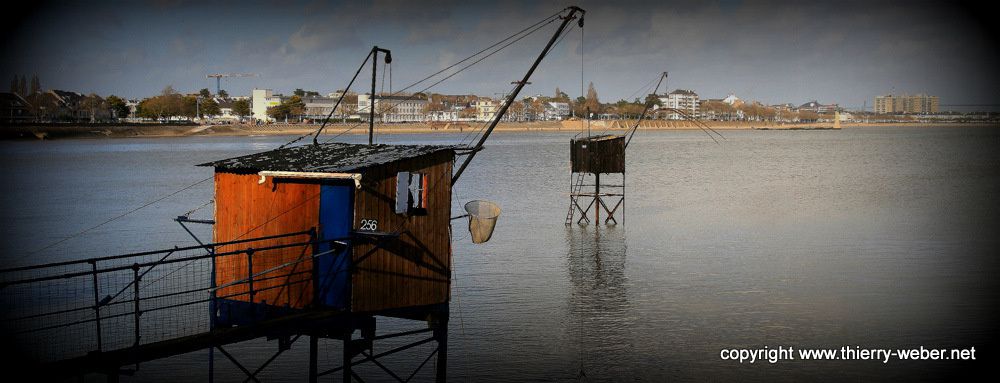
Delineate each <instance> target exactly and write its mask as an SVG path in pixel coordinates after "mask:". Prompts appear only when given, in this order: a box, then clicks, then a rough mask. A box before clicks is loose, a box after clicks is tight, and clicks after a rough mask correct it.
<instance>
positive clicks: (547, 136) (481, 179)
mask: <svg viewBox="0 0 1000 383" xmlns="http://www.w3.org/2000/svg"><path fill="white" fill-rule="evenodd" d="M574 133H575V132H570V133H530V134H529V133H497V134H495V135H494V137H493V138H491V139H490V142H489V145H488V147H487V150H485V151H483V152H482V153H481V154H480V155H479V156H478V157H477V159H476V161H475V162H474V164H473V166H472V167H471V168H470V169H469V170H468V171H467V172H466V174H465V175H463V176H462V179H461V180H460V181H459V184H458V185H456V186H457V189H456V193H455V198H454V203H453V205H454V206H453V210H454V211H455V212H456V214H457V212H458V211H460V209H461V206H462V204H464V202H466V201H468V200H472V199H487V200H492V201H496V202H497V203H499V204H500V206H501V207H502V209H503V215H502V216H501V218H500V221H499V224H498V227H497V229H496V232H495V234H494V236H493V239H492V240H491V241H490V242H489V243H487V244H484V245H472V244H471V243H470V241H469V239H468V234H467V233H466V232H464V231H463V230H462V229H461V228H460V227H458V226H456V228H455V233H456V234H455V236H454V244H455V245H454V252H455V259H454V262H455V263H454V266H455V267H454V276H453V284H452V287H453V301H452V317H451V322H450V334H449V336H450V344H449V347H450V352H449V378H450V379H449V380H454V381H477V382H478V381H578V380H579V381H609V380H614V381H666V380H704V379H707V378H721V379H724V380H733V379H740V380H760V381H770V380H775V379H787V380H797V379H803V378H825V379H830V380H834V381H836V380H843V379H848V378H859V377H860V378H864V377H879V378H886V377H897V376H900V377H904V378H921V377H928V376H930V375H928V374H933V373H937V372H940V370H941V369H942V368H951V367H956V366H958V367H962V366H969V365H962V364H956V363H949V362H899V361H896V362H890V363H889V364H885V365H883V364H882V363H881V362H872V361H867V362H865V361H852V362H835V361H822V362H808V361H801V360H797V361H783V362H779V363H777V364H764V365H761V364H755V365H747V364H744V365H740V364H739V363H735V362H732V361H723V360H720V358H719V351H720V349H723V348H737V347H752V348H759V347H763V346H765V345H766V346H769V347H777V346H779V345H783V346H794V347H796V348H810V347H815V348H818V347H830V348H834V347H836V348H839V347H841V346H844V345H858V346H864V347H872V348H875V347H879V348H883V347H884V348H891V347H919V346H921V345H923V346H927V347H936V348H938V347H939V348H959V347H961V348H966V347H972V346H978V347H977V350H982V349H983V348H986V347H987V345H988V343H987V342H989V341H990V340H991V338H992V337H993V336H994V335H996V329H995V326H994V325H993V324H992V319H993V318H992V316H991V313H992V311H995V308H996V302H997V292H996V290H995V289H993V288H992V285H991V279H990V278H991V277H993V276H994V275H995V272H996V270H997V267H996V266H997V263H996V261H995V258H996V256H997V250H996V249H997V245H998V244H1000V240H998V239H997V236H996V235H995V233H994V232H995V230H996V227H998V223H1000V222H998V221H1000V214H998V213H1000V211H998V207H1000V205H998V204H997V203H996V200H995V198H996V196H997V195H998V192H1000V187H998V186H1000V152H998V151H997V150H996V149H997V148H1000V145H998V144H1000V131H998V130H994V129H965V128H940V129H938V128H865V129H860V128H859V129H845V130H843V131H790V132H780V131H739V132H723V134H724V135H725V136H726V138H727V139H726V140H725V141H722V142H721V144H719V145H717V144H715V143H713V142H712V141H711V140H710V139H708V138H707V137H706V136H704V134H703V133H701V132H696V131H692V132H640V133H639V134H638V135H637V136H636V140H635V141H634V142H633V143H632V145H630V147H629V153H628V158H627V169H628V179H627V184H628V192H627V193H628V197H627V198H628V199H627V203H626V207H625V211H626V223H625V224H623V225H618V226H593V225H591V226H587V227H581V226H576V225H574V226H571V227H567V226H565V225H564V224H563V221H564V218H565V215H566V209H567V206H568V196H567V193H568V188H569V165H568V152H569V150H568V149H569V148H568V141H569V138H570V137H571V136H572V135H573V134H574ZM288 139H289V137H208V138H177V139H165V138H164V139H116V140H104V139H94V140H61V141H51V142H34V141H32V142H2V143H0V176H2V177H3V178H4V180H5V181H6V182H4V183H3V186H2V187H3V189H2V190H3V194H4V198H3V211H4V222H3V224H0V238H3V239H4V241H3V247H2V253H0V262H2V264H3V266H5V267H6V266H14V265H24V264H32V263H40V262H50V261H56V260H62V259H72V258H82V257H89V256H98V255H104V254H108V253H123V252H130V251H138V250H144V249H158V248H165V247H170V246H174V245H180V246H184V245H191V244H193V242H192V241H191V239H190V237H188V236H187V234H186V233H184V232H183V231H182V230H181V228H180V227H179V226H177V224H176V223H174V222H173V221H171V219H172V218H173V217H176V216H177V215H180V214H182V213H184V212H186V211H188V210H191V209H193V208H196V207H198V206H200V205H202V204H203V203H205V202H206V201H208V200H210V199H211V198H212V184H211V181H209V182H205V183H203V184H201V185H198V186H196V187H194V188H192V189H190V190H188V191H185V192H183V193H180V194H177V195H176V196H173V197H171V198H168V199H166V200H164V201H163V202H161V203H158V204H155V205H153V206H151V207H149V208H146V209H143V210H140V211H138V212H136V213H134V214H131V215H128V216H126V217H125V218H122V219H120V220H117V221H114V222H113V223H111V224H108V225H105V226H102V227H100V228H98V229H96V230H93V231H91V232H88V233H87V234H85V235H83V236H80V237H78V238H74V239H71V240H68V241H66V242H64V243H62V244H60V245H59V246H56V247H54V248H52V249H49V250H47V251H44V252H42V253H39V254H35V255H31V256H28V255H26V254H28V253H31V252H32V251H34V250H37V249H39V248H41V247H42V246H44V245H46V244H49V243H52V242H53V241H56V240H59V239H62V238H64V237H66V236H68V235H71V234H73V233H76V232H78V231H80V230H82V229H85V228H87V227H90V226H93V225H95V224H97V223H100V222H103V221H105V220H107V219H109V218H112V217H114V216H117V215H119V214H121V213H123V212H125V211H127V210H128V209H130V208H134V207H136V206H140V205H142V204H144V203H146V202H148V201H151V200H154V199H156V198H158V197H161V196H163V195H166V194H168V193H170V192H172V191H175V190H177V189H180V188H181V187H184V186H187V185H190V184H192V183H195V182H197V181H199V180H202V179H204V178H207V177H210V176H211V175H212V170H211V169H210V168H199V167H194V166H193V165H195V164H198V163H201V162H206V161H210V160H215V159H220V158H226V157H231V156H236V155H241V154H246V153H249V152H257V151H262V150H267V149H270V148H274V147H276V146H277V145H280V144H281V143H284V142H286V141H288ZM362 139H363V137H361V136H357V137H351V138H348V139H347V140H349V141H355V142H360V141H361V140H362ZM383 139H384V140H383V142H386V143H404V142H405V143H422V144H429V143H443V144H451V143H455V142H457V141H458V140H459V139H461V136H460V135H447V134H436V135H406V136H386V137H383ZM210 215H211V207H208V208H206V209H202V210H200V211H198V212H196V213H195V214H194V216H195V217H197V218H209V217H210ZM198 230H199V231H198V234H199V235H201V236H202V237H203V238H210V237H211V233H210V230H209V229H207V228H198ZM199 319H201V318H199ZM405 325H407V324H405V323H399V322H393V321H383V322H380V326H382V327H383V328H385V329H393V328H404V327H402V326H405ZM409 326H410V327H412V326H413V325H412V324H409ZM276 347H277V346H276V344H275V342H266V341H263V340H260V341H253V342H248V343H245V344H242V345H234V346H231V347H229V350H230V351H232V352H233V353H234V354H236V355H238V356H239V357H240V358H241V361H243V362H245V364H247V365H250V366H256V365H258V364H259V363H261V362H263V361H264V360H265V359H267V357H269V356H270V354H271V353H272V352H273V351H274V350H275V349H276ZM321 350H322V352H324V354H323V355H324V357H322V358H321V364H322V365H324V366H330V367H333V366H335V365H336V364H337V361H338V360H339V358H340V357H339V351H338V350H339V344H338V343H333V342H330V343H324V344H323V345H322V346H321ZM306 353H307V347H306V344H304V342H303V343H299V344H296V345H295V346H294V347H293V349H292V350H291V351H289V352H287V353H286V354H284V355H282V356H281V357H280V358H279V359H278V360H277V361H276V362H275V364H274V365H272V366H271V367H269V368H268V369H267V370H265V372H264V373H262V375H261V378H262V380H266V381H304V380H305V378H306V367H307V359H306V357H305V355H306ZM206 354H207V353H206V352H197V353H192V354H188V355H182V356H178V357H174V358H170V359H166V360H161V361H156V362H151V363H146V364H143V365H142V366H141V368H140V370H139V372H138V374H137V376H136V377H135V378H134V379H135V380H137V381H176V380H205V379H206V377H207V364H206ZM411 355H413V356H411V357H410V358H402V359H397V360H393V361H392V362H394V363H397V365H398V366H410V365H415V364H416V363H419V361H420V360H422V357H423V356H425V355H426V353H423V352H420V353H415V354H411ZM980 363H981V362H980ZM216 365H217V374H218V375H217V377H218V378H220V380H222V381H229V380H242V377H241V375H240V373H239V371H238V370H237V369H236V368H235V367H234V366H233V365H232V364H230V363H228V361H225V360H224V359H221V357H220V359H218V361H217V363H216ZM251 368H253V367H251ZM404 370H405V369H404ZM406 371H408V370H406ZM429 371H430V370H428V372H429ZM363 376H367V377H371V379H367V381H378V379H379V378H380V377H383V376H384V375H379V372H378V371H377V370H363ZM424 377H429V375H425V376H424Z"/></svg>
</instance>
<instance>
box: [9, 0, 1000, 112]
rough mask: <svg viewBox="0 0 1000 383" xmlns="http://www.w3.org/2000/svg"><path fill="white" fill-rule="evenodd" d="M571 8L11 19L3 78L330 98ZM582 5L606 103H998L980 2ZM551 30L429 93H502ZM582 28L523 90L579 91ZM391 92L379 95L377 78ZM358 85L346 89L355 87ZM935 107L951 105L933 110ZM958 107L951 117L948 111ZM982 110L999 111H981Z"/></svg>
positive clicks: (417, 72) (50, 7) (40, 11)
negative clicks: (661, 76) (686, 96)
mask: <svg viewBox="0 0 1000 383" xmlns="http://www.w3.org/2000/svg"><path fill="white" fill-rule="evenodd" d="M570 3H571V2H535V1H526V2H522V1H489V2H473V1H460V2H427V3H421V2H417V1H405V2H403V1H364V2H348V3H328V2H309V3H291V4H285V3H283V2H277V1H274V2H253V1H241V2H222V3H211V2H208V1H197V2H187V1H154V2H143V3H132V2H110V3H106V2H101V3H72V4H48V3H44V2H43V3H39V4H38V5H37V6H36V8H35V9H33V10H31V11H27V12H25V13H23V14H21V15H20V16H18V17H17V20H19V21H18V22H15V23H13V24H8V25H6V26H5V27H4V28H6V29H8V30H6V31H5V32H7V33H5V34H4V36H6V37H7V38H6V39H5V40H6V41H5V42H4V45H3V61H2V63H0V76H2V77H0V79H2V80H4V81H7V83H4V85H3V86H4V88H5V89H4V90H5V91H6V90H7V89H6V88H7V86H8V85H7V84H8V83H9V81H10V79H11V78H12V76H13V75H14V74H24V75H27V76H29V77H30V76H31V75H32V74H38V76H39V78H40V79H41V82H42V86H43V87H44V88H46V89H48V88H58V89H66V90H76V91H80V92H84V93H89V92H95V93H98V94H101V95H108V94H118V95H124V96H127V97H145V96H150V95H153V94H156V93H159V91H160V90H161V89H163V87H164V86H166V85H172V86H173V87H174V88H176V89H178V90H180V91H182V92H193V91H196V90H197V89H200V88H210V89H214V86H215V85H214V84H215V83H214V80H210V79H207V78H205V75H206V74H208V73H216V72H254V73H259V74H260V75H261V76H260V77H257V78H244V79H232V80H223V88H224V89H227V90H228V91H229V92H230V94H247V93H249V90H250V89H252V88H254V87H258V88H272V89H274V90H275V91H277V92H284V93H289V92H291V90H293V89H295V88H305V89H308V90H317V91H320V92H322V93H326V92H329V91H332V90H335V89H340V88H343V87H344V86H345V85H346V83H347V81H348V80H349V79H350V76H351V75H352V74H353V73H354V71H355V70H356V68H357V66H358V65H359V64H360V62H361V60H362V59H363V58H364V55H365V54H366V53H367V51H368V50H369V49H370V48H371V46H372V45H374V44H377V45H379V46H381V47H385V48H389V49H391V50H392V51H393V59H394V61H393V66H392V69H393V71H392V86H393V88H394V89H399V88H400V87H402V86H403V85H407V84H409V83H410V82H412V81H414V80H415V79H418V78H421V77H423V76H424V75H426V74H429V73H431V72H434V71H436V70H438V69H440V68H443V67H444V66H447V65H448V64H450V63H452V62H454V61H456V60H458V59H461V58H463V57H465V56H467V55H469V54H471V53H474V52H476V51H478V50H479V49H481V48H484V47H486V46H487V45H489V44H491V43H492V42H494V41H497V40H500V39H502V38H504V37H506V36H508V35H509V34H511V33H513V32H516V31H517V30H520V29H521V28H523V27H524V26H527V25H530V24H531V23H533V22H535V21H537V20H540V19H542V18H544V17H545V16H548V15H550V14H552V13H555V12H556V11H558V10H559V9H561V8H563V7H564V6H566V5H568V4H570ZM576 3H578V5H580V6H581V7H583V8H585V9H586V10H587V16H586V25H585V28H584V32H583V50H582V51H583V53H584V54H583V57H582V58H583V63H582V69H583V80H584V82H590V81H593V82H594V84H595V86H596V87H597V90H598V92H599V94H600V97H601V100H602V101H615V100H618V99H619V98H624V97H629V96H632V97H635V96H634V94H635V93H636V91H637V90H638V89H639V88H640V87H642V86H643V85H645V84H646V83H647V82H649V81H650V80H651V79H653V78H654V77H655V76H656V75H657V73H659V72H662V71H664V70H666V71H669V72H670V79H669V83H668V86H669V87H670V89H674V88H684V89H693V90H695V91H696V92H698V93H699V95H701V96H702V97H703V98H721V97H724V96H725V95H726V94H728V93H730V92H734V93H736V94H737V95H738V96H740V97H742V98H744V99H756V100H760V101H762V102H765V103H779V102H792V103H797V104H798V103H803V102H806V101H809V100H813V99H816V100H819V101H820V102H823V103H840V104H841V105H844V106H848V107H860V106H861V105H862V104H863V103H865V102H867V104H868V106H869V107H871V103H872V101H871V100H872V98H873V97H874V96H875V95H878V94H884V93H889V92H895V93H928V94H932V95H938V96H940V97H941V103H942V104H996V103H1000V88H997V86H996V85H997V84H998V81H997V80H998V76H997V74H996V73H995V71H994V69H995V68H998V67H1000V60H998V55H997V53H996V51H997V48H996V45H995V42H996V40H995V38H994V36H993V35H991V34H990V33H991V32H989V29H988V28H987V25H985V24H984V23H985V21H984V20H985V19H983V18H980V17H977V15H980V14H985V12H986V11H985V9H973V8H969V7H968V6H965V5H961V4H956V3H940V2H938V3H923V2H900V3H879V4H874V5H873V4H869V3H853V2H829V3H822V2H805V3H798V2H764V3H759V2H740V1H723V2H709V3H704V4H695V2H668V1H651V2H627V1H614V2H590V1H580V2H576ZM554 29H555V24H552V25H550V28H548V29H545V30H542V31H540V32H539V33H537V34H535V35H532V36H531V37H529V38H527V39H525V40H523V41H522V42H521V43H518V44H516V45H514V46H512V47H511V48H509V49H508V51H504V52H502V53H500V54H498V55H497V56H494V57H492V58H490V59H488V60H487V61H484V62H483V63H482V64H480V65H477V66H475V67H473V69H470V71H468V72H466V73H463V74H460V75H458V76H456V77H455V78H453V79H451V80H449V81H447V82H445V83H443V84H442V85H440V86H439V87H436V88H434V89H432V91H437V92H444V93H474V94H479V95H486V96H493V95H494V94H495V93H497V92H504V91H506V90H508V89H509V88H510V87H511V86H510V81H512V80H515V79H518V78H520V76H521V75H522V74H523V72H524V71H525V70H526V69H527V67H528V66H529V65H530V63H531V60H532V59H533V58H534V56H535V55H536V54H537V53H538V51H539V50H540V49H541V47H542V45H543V44H544V43H545V41H546V40H547V39H548V37H549V36H551V33H552V32H553V31H554ZM580 48H581V35H580V32H579V30H578V29H575V30H574V31H573V32H572V33H570V34H569V35H567V36H566V38H565V39H564V40H563V41H562V42H561V44H560V45H559V46H558V47H557V48H556V50H555V52H553V54H552V55H551V56H550V57H548V58H547V59H546V61H545V62H544V63H543V65H542V67H540V68H539V70H538V71H537V72H536V74H535V76H534V77H533V79H532V81H533V84H532V85H529V86H528V87H526V88H525V91H524V94H539V93H541V94H546V95H550V94H552V93H553V91H554V89H555V87H557V86H559V87H561V88H562V90H563V91H565V92H567V93H569V94H570V95H571V96H574V97H575V96H577V95H579V94H580V90H581V89H580V88H581V54H580V52H581V49H580ZM387 88H388V85H387ZM355 89H358V88H355ZM943 109H949V108H943ZM956 109H959V108H956ZM977 109H995V108H977Z"/></svg>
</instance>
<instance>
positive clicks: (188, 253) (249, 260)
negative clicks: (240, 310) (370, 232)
mask: <svg viewBox="0 0 1000 383" xmlns="http://www.w3.org/2000/svg"><path fill="white" fill-rule="evenodd" d="M321 243H325V244H331V246H330V248H331V250H329V251H326V252H323V253H317V252H316V251H315V249H316V248H317V246H318V245H319V244H321ZM335 243H339V244H341V245H342V244H343V243H342V242H337V241H336V240H324V241H318V240H317V239H316V234H315V230H307V231H300V232H294V233H286V234H280V235H271V236H264V237H257V238H248V239H241V240H235V241H229V242H220V243H210V244H205V245H198V246H189V247H174V248H171V249H164V250H156V251H146V252H140V253H131V254H122V255H113V256H105V257H97V258H88V259H80V260H73V261H64V262H54V263H47V264H41V265H34V266H25V267H15V268H8V269H2V270H0V336H2V337H3V339H2V340H3V341H4V342H7V343H8V344H13V345H14V346H15V349H18V350H23V352H25V353H27V355H24V356H25V357H27V358H29V359H31V360H37V361H40V362H46V361H55V360H61V359H67V358H73V357H78V356H83V355H86V354H87V353H91V352H95V351H98V352H99V351H111V350H119V349H125V348H128V347H135V346H138V345H140V344H147V343H152V342H157V341H163V340H168V339H175V338H178V337H183V336H187V335H195V334H200V333H204V332H207V331H209V330H210V329H211V328H212V323H213V322H212V321H213V320H214V318H215V315H216V306H215V305H216V303H217V302H218V301H219V300H222V299H232V300H238V301H246V302H258V301H259V300H256V298H257V297H258V296H268V297H272V298H273V297H281V296H283V297H285V301H284V302H273V301H272V302H268V303H269V304H275V305H282V304H284V305H286V306H288V305H290V304H292V303H297V304H300V306H301V304H302V303H303V302H292V301H291V300H292V293H291V291H292V290H296V291H299V292H302V291H308V288H307V287H301V286H303V285H307V284H309V283H313V282H314V281H315V278H316V275H315V273H316V268H315V267H314V265H313V263H312V262H313V260H315V259H316V257H318V256H320V255H323V254H327V253H331V252H333V251H335V250H334V249H338V250H339V249H342V247H341V246H335V245H334V244H335ZM310 250H311V251H310ZM220 261H221V262H225V265H226V266H225V269H224V270H223V269H220V270H217V268H216V264H217V263H218V262H220ZM255 265H256V267H255ZM243 266H245V268H244V267H243ZM302 266H304V267H302ZM219 276H223V277H224V278H223V279H222V280H221V281H222V282H224V283H223V284H222V285H219V286H217V285H216V281H217V278H218V277H219ZM296 287H300V288H297V289H296ZM305 299H309V300H311V299H313V298H312V296H311V295H310V296H308V297H306V298H305ZM308 303H309V302H305V304H308Z"/></svg>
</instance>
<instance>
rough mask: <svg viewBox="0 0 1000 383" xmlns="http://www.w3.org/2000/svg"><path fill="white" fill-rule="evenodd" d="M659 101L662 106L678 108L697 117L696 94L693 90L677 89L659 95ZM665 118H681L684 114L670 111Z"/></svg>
mask: <svg viewBox="0 0 1000 383" xmlns="http://www.w3.org/2000/svg"><path fill="white" fill-rule="evenodd" d="M660 102H661V103H662V104H663V107H664V108H672V109H680V110H683V111H685V112H687V113H688V114H690V115H691V117H695V118H697V117H698V94H697V93H695V92H694V91H690V90H686V89H677V90H675V91H673V92H670V93H669V94H667V95H666V96H665V97H660ZM667 118H669V119H671V120H682V119H684V116H682V115H681V114H680V113H677V112H671V113H670V114H668V115H667Z"/></svg>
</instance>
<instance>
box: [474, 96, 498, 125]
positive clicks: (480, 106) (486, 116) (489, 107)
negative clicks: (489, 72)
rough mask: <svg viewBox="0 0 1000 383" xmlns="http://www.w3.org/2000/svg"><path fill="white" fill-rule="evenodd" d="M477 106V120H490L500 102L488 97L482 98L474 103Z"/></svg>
mask: <svg viewBox="0 0 1000 383" xmlns="http://www.w3.org/2000/svg"><path fill="white" fill-rule="evenodd" d="M472 106H473V107H475V108H476V121H490V120H492V119H493V116H495V115H496V113H497V109H498V108H499V104H498V103H497V102H496V101H493V100H491V99H488V98H480V99H478V100H476V102H474V103H473V104H472Z"/></svg>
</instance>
